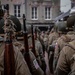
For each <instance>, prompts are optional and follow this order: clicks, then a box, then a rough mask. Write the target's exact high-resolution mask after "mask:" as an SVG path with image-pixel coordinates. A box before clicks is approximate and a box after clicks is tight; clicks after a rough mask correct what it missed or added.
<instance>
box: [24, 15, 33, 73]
mask: <svg viewBox="0 0 75 75" xmlns="http://www.w3.org/2000/svg"><path fill="white" fill-rule="evenodd" d="M23 24H24V31H23V36H24V48H25V51H24V52H25V54H24V58H25V60H26V62H27V65H28V67H29V70H30V72H31V73H32V69H31V65H30V54H29V48H28V36H27V35H28V33H27V30H26V18H25V15H24V14H23Z"/></svg>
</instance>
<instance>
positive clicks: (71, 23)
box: [67, 14, 75, 28]
mask: <svg viewBox="0 0 75 75" xmlns="http://www.w3.org/2000/svg"><path fill="white" fill-rule="evenodd" d="M74 22H75V14H73V15H71V16H69V17H68V19H67V27H68V28H72V27H73V26H74Z"/></svg>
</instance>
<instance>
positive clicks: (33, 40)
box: [31, 25, 37, 57]
mask: <svg viewBox="0 0 75 75" xmlns="http://www.w3.org/2000/svg"><path fill="white" fill-rule="evenodd" d="M31 31H32V46H33V49H32V52H33V53H34V55H35V57H37V54H36V50H35V39H34V33H33V25H31Z"/></svg>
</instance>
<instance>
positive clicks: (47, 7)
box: [45, 6, 51, 20]
mask: <svg viewBox="0 0 75 75" xmlns="http://www.w3.org/2000/svg"><path fill="white" fill-rule="evenodd" d="M50 11H51V7H50V6H45V20H51V15H50V14H51V12H50Z"/></svg>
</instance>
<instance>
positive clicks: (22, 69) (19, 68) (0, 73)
mask: <svg viewBox="0 0 75 75" xmlns="http://www.w3.org/2000/svg"><path fill="white" fill-rule="evenodd" d="M1 10H2V9H1ZM0 25H1V24H0ZM13 50H14V60H15V65H14V66H15V75H31V73H30V71H29V68H28V66H27V64H26V61H25V60H24V58H23V56H22V54H21V52H20V51H19V50H18V49H17V48H16V47H15V46H14V45H13ZM4 53H5V40H4V38H3V40H1V41H0V75H4V74H5V73H4V68H5V66H4V63H5V62H4ZM9 63H10V62H9Z"/></svg>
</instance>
